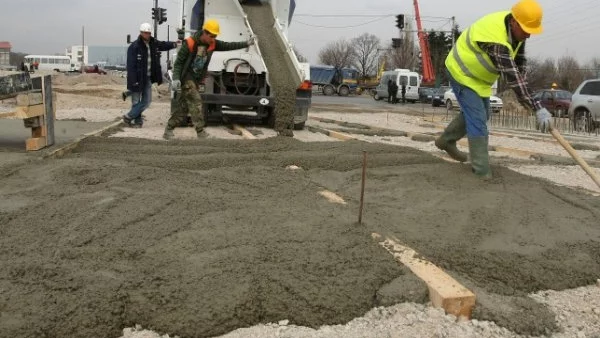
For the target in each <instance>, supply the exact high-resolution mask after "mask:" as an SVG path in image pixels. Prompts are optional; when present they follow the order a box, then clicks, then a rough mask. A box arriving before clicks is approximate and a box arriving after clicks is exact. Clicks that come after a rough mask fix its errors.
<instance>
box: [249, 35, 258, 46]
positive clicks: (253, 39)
mask: <svg viewBox="0 0 600 338" xmlns="http://www.w3.org/2000/svg"><path fill="white" fill-rule="evenodd" d="M255 43H256V36H254V35H252V36H251V37H250V39H248V46H252V45H253V44H255Z"/></svg>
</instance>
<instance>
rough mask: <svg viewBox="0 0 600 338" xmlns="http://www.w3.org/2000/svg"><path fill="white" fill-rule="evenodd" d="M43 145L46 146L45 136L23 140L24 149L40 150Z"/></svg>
mask: <svg viewBox="0 0 600 338" xmlns="http://www.w3.org/2000/svg"><path fill="white" fill-rule="evenodd" d="M44 147H46V138H45V137H35V138H28V139H27V141H25V150H27V151H33V150H40V149H42V148H44Z"/></svg>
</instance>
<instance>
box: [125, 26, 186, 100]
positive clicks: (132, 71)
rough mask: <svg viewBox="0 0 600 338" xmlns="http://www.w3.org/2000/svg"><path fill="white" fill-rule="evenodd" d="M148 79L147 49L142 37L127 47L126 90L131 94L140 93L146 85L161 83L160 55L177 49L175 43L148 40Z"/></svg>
mask: <svg viewBox="0 0 600 338" xmlns="http://www.w3.org/2000/svg"><path fill="white" fill-rule="evenodd" d="M149 47H150V50H151V53H150V79H148V47H147V46H146V43H144V40H143V39H142V37H141V36H140V37H138V39H137V40H135V41H134V42H132V43H131V45H129V48H128V49H127V89H129V90H131V91H132V92H141V91H142V88H144V87H145V85H146V84H147V83H148V80H150V83H158V84H159V85H160V84H161V83H162V79H163V76H162V69H161V65H160V53H161V52H164V51H167V50H171V49H173V48H175V47H177V43H175V42H171V41H158V40H156V39H155V38H154V37H151V38H150V41H149Z"/></svg>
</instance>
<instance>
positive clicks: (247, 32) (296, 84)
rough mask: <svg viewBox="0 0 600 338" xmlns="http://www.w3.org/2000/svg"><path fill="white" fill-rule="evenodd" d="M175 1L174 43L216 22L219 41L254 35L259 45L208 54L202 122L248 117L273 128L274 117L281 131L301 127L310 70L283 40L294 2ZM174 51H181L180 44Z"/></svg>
mask: <svg viewBox="0 0 600 338" xmlns="http://www.w3.org/2000/svg"><path fill="white" fill-rule="evenodd" d="M180 1H181V3H180V22H179V23H178V24H179V28H178V35H179V36H178V38H179V39H184V38H186V37H188V36H189V35H191V34H193V33H194V32H196V31H197V30H200V29H202V25H203V23H204V21H205V20H207V19H216V20H217V21H218V22H219V24H220V26H221V34H220V35H219V37H218V39H219V40H222V41H245V40H247V39H249V38H250V37H256V38H257V40H258V42H259V43H256V44H254V45H252V46H250V47H249V48H247V49H245V50H244V49H242V50H237V51H228V52H218V53H215V54H214V55H213V57H212V59H211V61H210V64H209V66H208V76H207V78H206V80H205V83H204V92H203V93H201V95H202V99H203V113H204V115H205V120H206V121H207V122H209V123H210V122H211V121H212V122H219V121H221V122H222V121H223V120H225V121H227V120H233V119H236V118H240V119H252V120H257V121H258V122H259V123H263V124H266V125H268V126H269V127H275V124H276V122H277V120H278V118H279V119H281V120H284V119H285V120H286V121H287V122H286V123H287V128H290V129H291V127H293V129H296V130H299V129H302V128H304V124H305V122H306V120H307V116H308V109H309V107H310V104H311V95H312V94H311V93H312V84H311V82H310V66H309V65H308V64H303V63H300V62H299V61H298V58H297V56H296V54H295V53H294V50H293V47H292V45H291V44H290V42H289V40H288V38H287V36H288V34H287V33H288V27H289V25H290V22H291V19H292V16H293V12H294V9H295V0H246V1H241V0H180ZM179 48H186V46H185V43H183V44H182V45H181V47H179ZM292 87H293V91H290V88H292ZM284 92H286V93H290V92H293V94H292V95H284ZM283 96H286V99H285V100H284V99H282V98H283ZM283 114H286V117H282V115H283ZM292 115H293V118H292Z"/></svg>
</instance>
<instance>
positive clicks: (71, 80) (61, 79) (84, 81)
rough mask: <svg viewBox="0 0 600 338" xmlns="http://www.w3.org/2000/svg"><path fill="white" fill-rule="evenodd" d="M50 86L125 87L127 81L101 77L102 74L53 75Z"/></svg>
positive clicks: (118, 77)
mask: <svg viewBox="0 0 600 338" xmlns="http://www.w3.org/2000/svg"><path fill="white" fill-rule="evenodd" d="M52 84H53V85H58V86H65V87H67V86H75V85H79V86H82V85H85V86H102V85H121V86H125V85H126V84H127V80H126V79H125V78H122V77H120V76H112V75H102V74H77V75H71V74H60V73H59V74H55V75H53V76H52Z"/></svg>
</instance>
